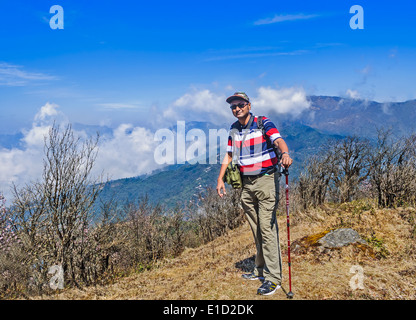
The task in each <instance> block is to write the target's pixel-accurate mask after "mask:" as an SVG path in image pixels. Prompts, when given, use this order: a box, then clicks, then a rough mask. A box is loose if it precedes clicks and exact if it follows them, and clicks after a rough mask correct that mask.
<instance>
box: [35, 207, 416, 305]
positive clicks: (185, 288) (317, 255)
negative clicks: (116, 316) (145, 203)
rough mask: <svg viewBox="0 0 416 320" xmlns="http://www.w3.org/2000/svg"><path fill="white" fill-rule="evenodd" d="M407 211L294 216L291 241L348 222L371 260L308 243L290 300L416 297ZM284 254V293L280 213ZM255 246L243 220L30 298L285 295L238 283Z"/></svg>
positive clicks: (295, 268)
mask: <svg viewBox="0 0 416 320" xmlns="http://www.w3.org/2000/svg"><path fill="white" fill-rule="evenodd" d="M415 213H416V210H415V209H413V208H406V209H403V208H398V209H383V210H380V209H376V208H375V206H374V204H373V203H372V202H370V201H356V202H352V203H349V204H343V205H326V206H324V207H321V208H319V209H315V210H313V211H312V212H304V213H299V214H298V215H297V216H295V217H292V219H293V220H294V222H295V223H294V224H293V225H292V227H291V238H292V239H293V240H297V239H301V238H303V237H305V236H308V235H314V234H319V233H321V234H322V233H324V232H325V231H327V230H329V229H333V228H338V227H352V228H354V229H355V230H356V231H357V232H358V233H359V234H360V235H361V236H362V237H363V238H365V239H366V240H368V241H369V244H370V246H371V248H372V249H373V250H374V252H375V253H376V258H375V257H374V256H372V255H371V254H369V253H368V252H367V251H366V250H361V248H359V247H357V246H351V245H350V246H348V247H344V248H342V249H339V250H334V251H330V252H323V251H321V250H320V249H319V248H318V247H311V249H310V250H307V251H306V252H304V253H302V254H301V253H297V254H292V284H293V287H292V291H293V292H294V293H295V297H294V299H309V300H311V299H416V294H415V291H416V290H415V286H416V277H415V276H416V258H415V253H416V239H415V234H414V233H415V226H414V217H415ZM278 222H279V227H280V241H281V245H282V249H283V253H282V254H283V259H284V265H283V266H284V281H283V287H284V288H285V289H286V290H287V289H288V284H287V281H288V279H287V260H286V259H287V255H286V252H287V238H286V220H285V217H282V216H281V217H279V218H278ZM254 254H255V247H254V241H253V239H252V234H251V231H250V229H249V227H248V225H247V224H244V225H243V226H241V227H239V228H238V229H235V230H233V231H231V232H229V234H228V235H226V236H223V237H220V238H217V239H216V240H214V241H212V242H211V243H209V244H207V245H204V246H201V247H199V248H195V249H186V250H185V251H184V252H183V253H182V254H181V255H180V256H179V257H177V258H175V259H171V260H165V261H163V262H161V263H160V265H159V266H158V267H157V268H155V269H153V270H150V271H144V272H141V273H137V274H134V275H132V276H128V277H124V278H120V279H119V280H118V281H117V282H116V283H114V284H111V285H108V286H96V287H88V288H85V289H84V290H78V289H65V290H63V291H61V292H59V293H57V294H56V295H53V296H40V297H36V299H152V300H157V299H162V300H165V299H171V300H175V299H186V300H196V299H199V300H214V299H215V300H216V299H218V300H237V299H239V300H254V299H267V300H278V299H286V295H285V294H284V292H283V290H279V291H278V292H277V293H276V294H275V295H272V296H267V297H262V296H257V295H256V290H257V288H258V287H259V286H260V284H261V283H260V282H258V281H244V280H243V279H242V278H241V274H242V273H243V272H245V271H247V270H248V269H250V268H252V267H253V265H254V260H253V257H254ZM353 265H360V266H361V267H362V268H363V270H364V282H363V285H364V289H358V290H353V289H351V287H350V284H349V283H350V279H351V278H352V277H353V276H354V275H353V274H351V273H350V268H351V267H352V266H353Z"/></svg>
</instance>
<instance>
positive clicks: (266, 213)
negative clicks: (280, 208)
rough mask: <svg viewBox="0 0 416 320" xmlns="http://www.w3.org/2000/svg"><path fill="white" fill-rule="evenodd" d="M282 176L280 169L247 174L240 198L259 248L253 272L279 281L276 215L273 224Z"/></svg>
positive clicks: (280, 261) (279, 255) (279, 259)
mask: <svg viewBox="0 0 416 320" xmlns="http://www.w3.org/2000/svg"><path fill="white" fill-rule="evenodd" d="M275 179H276V181H275ZM279 180H280V173H277V172H276V173H272V174H270V175H263V176H261V177H258V178H256V179H253V178H250V177H244V178H243V190H242V193H241V202H242V205H243V208H244V212H245V215H246V218H247V220H248V222H249V224H250V227H251V231H252V232H253V236H254V240H255V243H256V248H257V254H256V260H255V265H256V267H255V269H254V274H256V275H257V276H262V277H264V279H265V280H270V281H272V282H274V283H276V284H279V285H280V284H281V282H282V257H281V252H280V243H279V230H278V226H277V222H276V219H274V223H273V224H271V221H272V213H273V209H274V206H275V204H276V205H277V203H276V189H275V188H276V187H275V186H276V185H277V186H279Z"/></svg>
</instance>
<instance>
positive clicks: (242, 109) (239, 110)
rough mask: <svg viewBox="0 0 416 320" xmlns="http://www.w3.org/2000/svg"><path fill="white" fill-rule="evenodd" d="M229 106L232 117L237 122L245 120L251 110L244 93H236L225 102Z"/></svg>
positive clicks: (248, 100)
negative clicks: (236, 119) (237, 120)
mask: <svg viewBox="0 0 416 320" xmlns="http://www.w3.org/2000/svg"><path fill="white" fill-rule="evenodd" d="M226 101H227V102H228V103H229V104H230V108H231V110H232V112H233V115H234V116H235V117H236V118H238V119H239V120H240V119H241V120H243V119H246V117H247V116H248V115H249V113H250V110H251V103H250V99H249V97H248V96H247V95H246V94H245V93H244V92H236V93H234V94H233V95H232V96H230V97H228V98H227V100H226Z"/></svg>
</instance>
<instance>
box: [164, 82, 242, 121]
mask: <svg viewBox="0 0 416 320" xmlns="http://www.w3.org/2000/svg"><path fill="white" fill-rule="evenodd" d="M226 98H227V97H226V96H225V95H218V94H215V93H213V92H211V91H210V90H207V89H204V90H193V92H191V93H186V94H184V95H183V96H181V97H180V98H179V99H177V100H176V101H175V102H174V103H173V104H172V105H171V106H169V107H168V108H167V109H166V110H165V111H164V112H163V118H164V119H166V120H171V121H172V122H173V123H176V121H177V120H185V121H207V122H211V123H217V122H218V121H219V120H222V121H221V122H229V121H231V120H233V119H234V117H233V115H232V113H231V112H230V108H229V107H228V104H227V103H226V102H225V99H226Z"/></svg>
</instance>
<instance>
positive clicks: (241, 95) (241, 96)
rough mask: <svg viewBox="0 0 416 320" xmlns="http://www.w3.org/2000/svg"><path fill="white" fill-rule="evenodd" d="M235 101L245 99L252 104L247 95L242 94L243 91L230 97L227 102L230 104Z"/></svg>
mask: <svg viewBox="0 0 416 320" xmlns="http://www.w3.org/2000/svg"><path fill="white" fill-rule="evenodd" d="M234 99H243V100H245V101H247V102H250V99H249V97H248V96H247V95H246V94H245V92H241V91H237V92H235V93H234V94H233V95H232V96H230V97H228V98H227V100H225V101H227V102H228V103H231V101H233V100H234Z"/></svg>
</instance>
